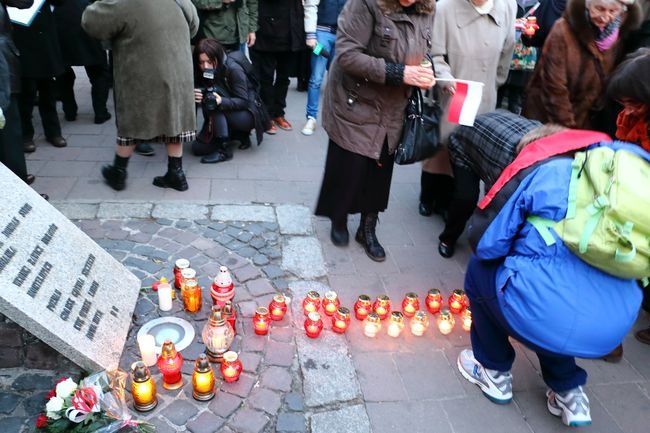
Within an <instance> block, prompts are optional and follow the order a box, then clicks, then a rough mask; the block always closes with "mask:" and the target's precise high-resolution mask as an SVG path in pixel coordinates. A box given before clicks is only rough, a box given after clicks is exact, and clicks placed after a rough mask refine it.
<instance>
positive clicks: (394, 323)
mask: <svg viewBox="0 0 650 433" xmlns="http://www.w3.org/2000/svg"><path fill="white" fill-rule="evenodd" d="M413 314H415V313H413ZM402 330H404V314H402V313H401V312H400V311H393V312H392V313H390V319H388V328H387V332H388V335H390V336H391V337H399V336H400V334H401V333H402Z"/></svg>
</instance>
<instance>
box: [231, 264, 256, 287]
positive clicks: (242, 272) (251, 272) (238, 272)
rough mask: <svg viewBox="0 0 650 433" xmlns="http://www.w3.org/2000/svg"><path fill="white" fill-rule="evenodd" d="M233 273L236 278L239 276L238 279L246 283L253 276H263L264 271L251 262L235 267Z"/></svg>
mask: <svg viewBox="0 0 650 433" xmlns="http://www.w3.org/2000/svg"><path fill="white" fill-rule="evenodd" d="M232 273H233V274H234V275H235V278H237V281H239V282H240V283H245V282H246V281H248V280H252V279H253V278H258V277H261V276H262V273H261V272H260V270H259V268H257V267H256V266H253V265H250V264H248V265H246V266H243V267H241V268H239V269H233V270H232Z"/></svg>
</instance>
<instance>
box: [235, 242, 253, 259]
mask: <svg viewBox="0 0 650 433" xmlns="http://www.w3.org/2000/svg"><path fill="white" fill-rule="evenodd" d="M234 249H236V250H237V254H239V255H240V256H242V257H246V258H247V259H251V258H253V257H254V256H255V255H256V254H257V250H256V249H255V248H251V247H249V246H248V245H246V244H242V247H241V248H234Z"/></svg>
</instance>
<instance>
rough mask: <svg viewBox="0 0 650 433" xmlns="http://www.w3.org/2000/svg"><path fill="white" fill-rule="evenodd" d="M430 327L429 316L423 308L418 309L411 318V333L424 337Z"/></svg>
mask: <svg viewBox="0 0 650 433" xmlns="http://www.w3.org/2000/svg"><path fill="white" fill-rule="evenodd" d="M428 327H429V316H427V313H425V312H424V311H422V310H419V311H416V312H415V315H414V316H413V318H412V319H411V334H413V335H415V336H416V337H422V336H423V335H424V331H426V330H427V328H428Z"/></svg>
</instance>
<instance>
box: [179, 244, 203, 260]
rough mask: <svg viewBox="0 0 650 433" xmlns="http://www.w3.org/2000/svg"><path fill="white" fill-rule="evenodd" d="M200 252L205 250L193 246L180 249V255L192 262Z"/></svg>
mask: <svg viewBox="0 0 650 433" xmlns="http://www.w3.org/2000/svg"><path fill="white" fill-rule="evenodd" d="M200 254H203V252H202V251H201V250H197V249H196V248H194V247H192V246H185V248H182V249H181V250H179V251H178V256H179V257H183V258H186V259H188V260H190V262H191V261H192V260H193V259H194V258H195V257H196V256H198V255H200Z"/></svg>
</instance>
